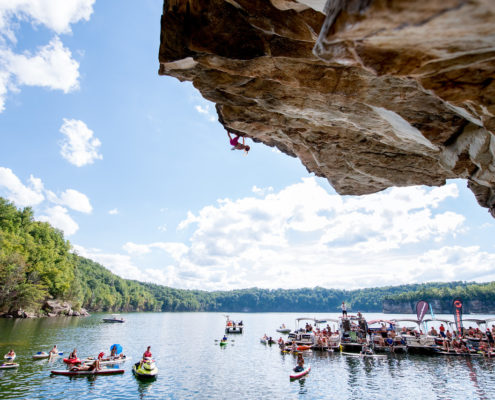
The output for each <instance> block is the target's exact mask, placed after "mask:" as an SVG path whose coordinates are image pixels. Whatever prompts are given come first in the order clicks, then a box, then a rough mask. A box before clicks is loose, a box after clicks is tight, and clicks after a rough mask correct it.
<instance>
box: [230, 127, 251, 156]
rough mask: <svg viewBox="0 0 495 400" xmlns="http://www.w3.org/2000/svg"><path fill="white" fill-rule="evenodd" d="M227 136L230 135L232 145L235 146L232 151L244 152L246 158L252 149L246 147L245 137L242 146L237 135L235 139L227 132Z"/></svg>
mask: <svg viewBox="0 0 495 400" xmlns="http://www.w3.org/2000/svg"><path fill="white" fill-rule="evenodd" d="M227 135H229V139H230V144H231V145H232V146H233V147H232V149H231V150H244V155H245V156H246V155H247V154H248V152H249V150H250V149H251V148H250V147H249V146H247V145H246V142H245V139H244V136H243V137H242V144H240V143H239V138H240V136H239V135H236V136H235V138H233V139H232V135H231V134H230V132H229V131H227Z"/></svg>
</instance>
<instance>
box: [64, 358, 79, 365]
mask: <svg viewBox="0 0 495 400" xmlns="http://www.w3.org/2000/svg"><path fill="white" fill-rule="evenodd" d="M64 363H66V364H81V363H82V361H81V359H80V358H64Z"/></svg>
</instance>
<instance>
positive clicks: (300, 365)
mask: <svg viewBox="0 0 495 400" xmlns="http://www.w3.org/2000/svg"><path fill="white" fill-rule="evenodd" d="M303 370H304V358H303V355H302V354H301V353H299V354H298V355H297V366H296V367H295V368H294V372H301V371H303Z"/></svg>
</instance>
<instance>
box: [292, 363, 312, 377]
mask: <svg viewBox="0 0 495 400" xmlns="http://www.w3.org/2000/svg"><path fill="white" fill-rule="evenodd" d="M309 371H311V365H309V364H308V365H307V366H305V367H304V369H303V370H302V371H299V372H293V373H292V374H291V375H290V379H299V378H302V377H303V376H304V375H307V374H309Z"/></svg>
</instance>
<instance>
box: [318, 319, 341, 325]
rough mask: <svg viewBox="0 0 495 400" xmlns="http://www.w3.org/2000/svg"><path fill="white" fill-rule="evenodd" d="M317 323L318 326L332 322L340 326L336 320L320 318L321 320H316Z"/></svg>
mask: <svg viewBox="0 0 495 400" xmlns="http://www.w3.org/2000/svg"><path fill="white" fill-rule="evenodd" d="M315 322H316V323H317V324H325V323H327V322H332V323H334V324H338V323H339V322H340V321H339V320H338V319H335V318H320V319H317V320H315Z"/></svg>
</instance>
